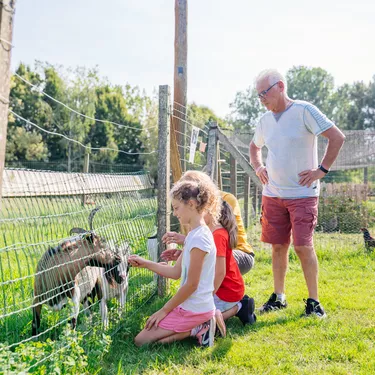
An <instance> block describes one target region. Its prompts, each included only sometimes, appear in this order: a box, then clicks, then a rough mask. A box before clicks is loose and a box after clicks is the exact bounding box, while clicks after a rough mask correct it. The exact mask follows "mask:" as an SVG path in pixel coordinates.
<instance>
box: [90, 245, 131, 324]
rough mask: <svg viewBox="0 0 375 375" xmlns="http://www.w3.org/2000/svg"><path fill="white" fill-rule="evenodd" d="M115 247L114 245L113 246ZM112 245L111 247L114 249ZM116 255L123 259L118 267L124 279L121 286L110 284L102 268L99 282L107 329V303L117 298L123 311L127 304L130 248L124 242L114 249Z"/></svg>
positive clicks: (103, 315) (103, 316)
mask: <svg viewBox="0 0 375 375" xmlns="http://www.w3.org/2000/svg"><path fill="white" fill-rule="evenodd" d="M112 246H114V245H112ZM112 246H111V245H110V247H112ZM114 248H115V249H116V253H117V254H118V255H119V256H120V258H121V263H120V264H119V265H118V266H117V267H118V272H119V274H120V276H121V277H122V279H123V281H122V282H121V283H120V284H114V283H110V282H108V278H107V277H106V274H105V270H104V269H103V268H100V274H99V277H98V280H97V285H96V286H97V288H96V290H99V291H100V294H101V301H100V307H99V309H100V314H101V317H102V323H103V326H104V327H105V328H107V327H108V307H107V301H108V300H110V299H112V298H117V299H118V301H119V304H120V307H121V309H123V307H124V305H125V302H126V295H127V292H128V284H129V283H128V275H129V263H128V256H129V254H130V246H129V245H128V243H127V242H124V243H123V244H122V246H120V247H114ZM100 294H99V295H98V298H99V299H100Z"/></svg>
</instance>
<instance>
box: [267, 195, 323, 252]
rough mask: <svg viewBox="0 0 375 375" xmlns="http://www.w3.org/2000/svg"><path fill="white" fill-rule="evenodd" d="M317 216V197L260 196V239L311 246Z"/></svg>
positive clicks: (276, 242)
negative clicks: (291, 240) (284, 197)
mask: <svg viewBox="0 0 375 375" xmlns="http://www.w3.org/2000/svg"><path fill="white" fill-rule="evenodd" d="M317 218H318V198H317V197H311V198H299V199H281V198H271V197H265V196H263V197H262V215H261V218H260V221H261V224H262V236H261V238H260V239H261V241H263V242H267V243H271V244H289V243H290V234H291V233H292V234H293V244H294V246H313V234H314V229H315V227H316V223H317Z"/></svg>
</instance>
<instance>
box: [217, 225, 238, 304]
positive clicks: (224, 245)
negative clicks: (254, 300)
mask: <svg viewBox="0 0 375 375" xmlns="http://www.w3.org/2000/svg"><path fill="white" fill-rule="evenodd" d="M213 236H214V241H215V245H216V256H217V257H225V260H226V272H225V277H224V280H223V282H222V283H221V285H220V287H219V289H218V290H217V292H216V294H217V296H218V297H219V298H220V299H222V300H223V301H225V302H237V301H240V300H241V299H242V297H243V296H244V293H245V284H244V281H243V278H242V275H241V272H240V269H239V268H238V264H237V262H236V260H235V259H234V256H233V253H232V249H231V247H230V243H229V234H228V231H227V230H226V229H224V228H220V229H216V230H215V231H214V232H213Z"/></svg>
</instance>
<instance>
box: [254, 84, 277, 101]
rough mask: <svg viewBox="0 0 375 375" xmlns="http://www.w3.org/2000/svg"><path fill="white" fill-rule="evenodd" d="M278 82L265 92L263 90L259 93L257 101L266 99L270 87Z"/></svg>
mask: <svg viewBox="0 0 375 375" xmlns="http://www.w3.org/2000/svg"><path fill="white" fill-rule="evenodd" d="M279 82H280V81H277V82H275V83H274V84H273V85H272V86H270V87H269V88H268V89H267V90H263V91H262V92H260V93H259V94H258V98H259V99H265V97H266V95H267V93H268V91H270V90H271V89H272V87H273V86H275V85H277V84H278V83H279Z"/></svg>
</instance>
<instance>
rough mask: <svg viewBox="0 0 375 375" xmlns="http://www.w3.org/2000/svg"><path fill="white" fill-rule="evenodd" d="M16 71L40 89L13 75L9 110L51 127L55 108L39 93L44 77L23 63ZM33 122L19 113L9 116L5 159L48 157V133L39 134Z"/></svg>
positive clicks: (43, 125) (40, 158) (37, 123)
mask: <svg viewBox="0 0 375 375" xmlns="http://www.w3.org/2000/svg"><path fill="white" fill-rule="evenodd" d="M16 73H17V74H18V75H19V76H21V77H23V78H24V79H26V80H27V81H29V82H31V83H32V84H33V85H35V86H36V88H37V89H34V88H31V87H30V86H29V85H28V84H27V83H25V82H24V81H22V80H21V79H20V78H18V77H16V76H12V78H11V90H10V97H9V98H10V109H11V110H12V111H13V112H15V113H16V114H17V115H19V116H21V117H23V118H24V119H26V120H28V121H30V122H32V123H34V124H36V125H38V126H40V127H42V128H44V129H51V124H52V109H51V107H50V106H49V105H48V103H46V102H45V101H44V100H43V98H42V95H41V94H40V93H39V92H38V88H42V85H43V79H42V78H41V76H40V75H39V74H38V73H37V72H35V71H33V70H32V69H31V68H30V67H29V66H26V65H24V64H20V65H19V67H18V68H17V69H16ZM30 122H26V121H24V120H21V119H20V118H19V117H17V116H16V115H13V114H10V115H9V121H8V133H7V149H6V161H14V160H19V161H22V160H31V159H33V160H46V159H47V157H48V151H47V145H46V139H47V135H46V134H45V133H44V134H42V133H40V131H39V130H37V128H36V127H35V126H33V125H31V123H30Z"/></svg>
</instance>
